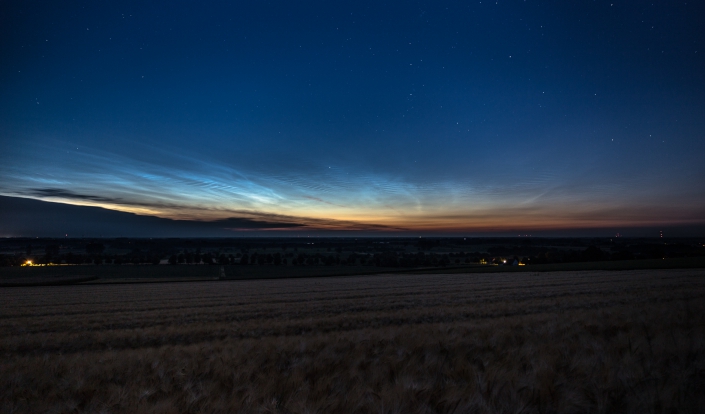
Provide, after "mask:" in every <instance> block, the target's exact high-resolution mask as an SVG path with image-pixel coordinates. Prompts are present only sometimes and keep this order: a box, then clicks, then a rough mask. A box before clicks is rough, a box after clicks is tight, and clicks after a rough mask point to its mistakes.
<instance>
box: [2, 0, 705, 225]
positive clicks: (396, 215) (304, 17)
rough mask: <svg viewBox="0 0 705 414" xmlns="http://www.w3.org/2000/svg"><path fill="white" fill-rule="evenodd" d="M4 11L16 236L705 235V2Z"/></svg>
mask: <svg viewBox="0 0 705 414" xmlns="http://www.w3.org/2000/svg"><path fill="white" fill-rule="evenodd" d="M2 11H3V13H0V34H1V35H0V36H1V37H0V39H1V40H0V56H2V62H3V63H2V65H0V90H1V91H2V93H0V126H1V128H2V129H1V130H0V133H1V134H2V137H1V140H0V177H2V178H1V179H0V195H2V196H5V197H3V199H2V200H0V211H3V217H1V218H0V236H2V235H4V234H9V233H8V230H5V231H3V228H5V229H10V228H12V229H15V230H13V231H19V232H22V231H26V232H30V230H28V229H30V228H32V227H31V226H30V225H27V226H25V227H22V226H21V225H19V226H16V224H17V221H18V220H26V221H27V222H31V221H32V220H33V217H34V220H35V221H36V220H38V219H39V218H41V219H42V220H45V221H47V220H49V219H48V217H49V218H50V217H53V216H52V214H54V213H49V212H50V211H59V210H61V212H62V213H61V214H64V215H65V216H62V217H75V220H73V219H66V218H64V219H63V220H64V221H63V223H64V225H65V227H66V232H69V231H73V230H75V229H76V228H78V227H80V226H83V227H81V228H82V229H83V230H86V226H87V225H86V224H85V223H83V224H81V217H82V215H84V214H85V211H87V210H82V209H71V208H68V207H69V206H67V208H66V209H63V210H62V209H59V210H56V209H54V210H52V209H51V208H50V207H53V205H50V206H49V207H47V205H44V207H36V208H34V207H32V208H28V207H27V206H30V204H24V203H23V202H22V201H21V200H16V201H8V200H9V199H10V198H13V199H19V198H24V199H35V200H40V201H50V202H53V203H60V204H64V205H65V204H71V205H78V206H95V207H103V208H105V209H109V210H116V211H120V212H127V213H136V214H138V215H142V216H150V217H158V218H162V219H173V220H179V221H180V222H182V223H192V224H188V227H180V228H183V229H186V228H188V229H191V230H183V231H184V232H185V233H184V234H183V235H184V236H197V235H199V234H211V233H208V232H209V231H213V229H217V230H218V232H220V231H225V232H226V234H232V235H237V234H246V233H251V232H261V231H266V232H269V233H272V234H274V233H280V234H287V233H288V232H291V231H292V230H295V231H315V232H326V231H334V232H353V233H355V232H357V233H360V234H363V233H364V234H389V233H394V234H431V233H433V234H459V233H466V234H473V233H476V234H494V233H496V234H510V232H514V231H521V232H535V233H539V232H544V233H546V232H552V231H553V232H559V233H561V234H563V233H565V232H570V231H575V232H576V234H586V233H585V232H588V233H589V232H591V231H595V230H597V229H600V231H602V230H601V229H604V231H605V232H608V231H609V232H611V231H624V229H642V230H633V231H634V234H638V233H639V231H642V233H643V231H646V230H645V229H649V231H651V230H652V229H656V228H674V229H676V228H679V229H686V230H683V232H684V233H683V234H687V233H688V231H687V229H688V228H691V229H693V228H697V229H700V230H698V231H699V232H701V233H702V229H705V162H703V160H704V159H705V56H704V55H705V32H704V31H703V30H702V29H701V22H700V20H701V17H702V16H705V4H704V3H698V2H688V3H679V4H675V3H671V2H665V3H651V2H644V1H637V2H629V3H626V2H602V1H595V2H555V1H524V2H503V1H499V2H480V1H475V2H471V3H468V2H458V1H442V2H430V1H419V2H414V3H409V2H401V1H392V2H384V3H383V2H371V1H357V2H350V1H346V2H332V3H331V2H321V1H313V2H305V3H304V4H298V3H292V2H282V1H272V2H251V3H250V2H244V3H243V2H236V3H230V2H210V3H203V4H200V3H193V2H169V3H166V2H150V3H143V2H136V1H126V2H107V3H106V2H101V3H95V2H88V1H79V2H75V3H72V4H71V5H65V4H58V3H57V4H54V3H37V2H24V1H23V2H20V1H10V2H6V3H4V4H3V5H2ZM6 198H7V199H6ZM31 205H32V206H35V204H31ZM36 206H39V205H36ZM33 212H34V213H33ZM33 214H34V215H33ZM57 214H58V213H57ZM91 214H93V213H91ZM91 217H94V219H95V221H94V222H95V223H96V224H94V230H95V231H98V229H99V227H100V226H101V225H100V220H103V219H104V220H115V223H111V226H118V227H119V226H120V225H122V224H120V223H124V226H128V224H127V223H133V224H134V223H137V221H134V220H133V219H131V218H125V217H127V216H124V215H100V214H98V213H95V214H94V215H93V216H91ZM99 217H103V218H102V219H101V218H99ZM108 217H110V218H108ZM140 223H141V222H140ZM150 223H153V224H154V227H153V228H154V232H155V234H154V236H160V235H163V234H171V233H169V232H168V231H166V230H159V229H164V228H166V227H163V226H162V224H163V223H165V222H159V223H161V224H156V223H157V221H154V222H150ZM198 223H204V224H203V226H201V227H199V225H198ZM20 224H21V223H20ZM133 224H130V225H133ZM134 225H135V226H137V224H134ZM13 226H14V227H13ZM72 226H73V227H72ZM77 226H78V227H77ZM160 226H162V227H160ZM60 227H61V223H59V225H58V227H56V231H57V232H62V230H61V228H60ZM125 228H128V227H125ZM17 229H20V230H17ZM21 229H25V230H21ZM199 229H201V230H199ZM204 229H205V230H204ZM160 231H163V233H162V234H160V233H159V232H160ZM169 231H171V230H169ZM199 231H201V233H199ZM581 232H582V233H581ZM691 233H692V232H691ZM28 234H29V233H27V234H15V233H13V235H17V236H21V235H28ZM218 234H220V233H218ZM126 235H127V236H129V235H131V234H126Z"/></svg>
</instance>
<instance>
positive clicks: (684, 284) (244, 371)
mask: <svg viewBox="0 0 705 414" xmlns="http://www.w3.org/2000/svg"><path fill="white" fill-rule="evenodd" d="M0 301H1V303H2V306H1V307H0V331H1V332H3V336H2V338H0V355H2V362H1V363H0V395H2V396H3V398H2V400H1V401H0V411H1V412H3V413H5V412H7V413H24V412H81V413H82V412H106V413H109V412H130V413H140V412H144V413H147V412H163V413H172V412H194V413H196V412H204V413H205V412H207V413H217V412H223V413H225V412H252V413H258V412H272V413H276V412H281V413H315V412H321V413H323V412H343V413H345V412H350V413H369V412H380V413H397V412H398V413H416V412H418V413H436V412H441V413H455V412H457V413H465V412H479V413H482V412H516V413H519V412H522V413H549V412H639V413H660V412H703V410H705V397H703V393H702V389H705V270H702V269H688V270H678V269H676V270H635V271H622V272H607V271H585V272H551V273H498V274H451V275H428V274H425V275H398V274H395V275H380V276H367V277H339V278H315V279H279V280H250V281H221V282H185V283H173V284H170V283H163V284H147V285H144V284H142V285H140V284H135V285H129V284H125V285H86V286H81V285H77V286H55V287H27V288H20V287H17V288H8V289H0ZM698 390H701V391H698Z"/></svg>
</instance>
